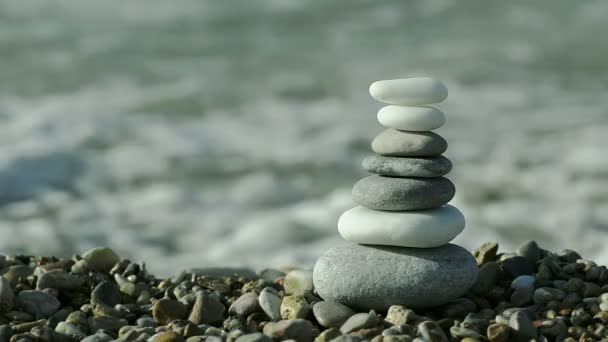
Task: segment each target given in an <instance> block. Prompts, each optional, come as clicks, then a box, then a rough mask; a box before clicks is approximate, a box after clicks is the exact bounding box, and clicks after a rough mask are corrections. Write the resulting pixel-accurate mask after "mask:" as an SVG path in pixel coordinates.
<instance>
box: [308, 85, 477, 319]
mask: <svg viewBox="0 0 608 342" xmlns="http://www.w3.org/2000/svg"><path fill="white" fill-rule="evenodd" d="M369 91H370V94H371V95H372V97H373V98H375V99H376V100H378V101H381V102H384V103H387V104H389V105H388V106H386V107H384V108H382V109H380V111H379V112H378V121H379V122H380V124H382V125H383V126H385V127H387V129H386V130H385V131H383V132H382V133H380V134H379V135H378V136H377V137H376V138H375V139H374V140H373V141H372V150H373V151H374V152H375V153H376V154H374V155H371V156H369V157H367V158H366V159H365V160H364V161H363V168H364V169H365V170H367V171H368V172H370V173H373V174H374V175H372V176H369V177H366V178H363V179H361V180H360V181H359V182H358V183H357V184H355V186H354V188H353V200H354V201H355V202H356V203H357V204H359V205H360V206H358V207H355V208H353V209H350V210H348V211H346V212H345V213H344V214H342V216H341V217H340V220H339V222H338V230H339V232H340V235H341V236H342V238H344V239H345V240H347V241H350V242H353V244H348V245H346V246H338V247H334V248H332V249H329V250H328V251H326V252H325V253H324V254H323V255H322V256H321V257H320V258H319V260H318V261H317V263H316V265H315V268H314V276H313V278H314V285H315V288H316V290H317V292H318V294H319V295H320V296H321V297H323V299H325V300H333V301H337V302H340V303H342V304H346V305H348V306H351V307H355V308H359V309H376V310H386V309H387V308H388V307H389V306H391V305H397V304H398V305H405V306H408V307H412V308H427V307H434V306H438V305H441V304H444V303H447V302H449V301H451V300H453V299H456V298H458V297H460V296H462V295H463V294H465V293H466V292H467V290H468V289H469V288H470V287H471V286H472V285H473V283H474V282H475V280H476V278H477V271H478V267H477V263H476V261H475V259H474V258H473V256H472V255H471V254H470V253H469V252H467V251H466V250H465V249H464V248H462V247H459V246H457V245H453V244H450V243H449V242H450V241H451V240H452V239H454V238H455V237H456V236H457V235H458V234H460V232H462V230H463V229H464V225H465V219H464V216H463V214H462V213H461V212H460V211H459V210H458V209H457V208H455V207H453V206H451V205H448V204H447V203H448V202H449V201H450V200H451V199H452V197H454V193H455V187H454V184H452V182H451V181H450V180H449V179H447V178H445V177H443V176H445V175H446V174H447V173H448V172H450V170H451V168H452V164H451V162H450V161H449V160H448V159H447V158H445V157H443V156H442V153H444V152H445V151H446V150H447V147H448V144H447V142H446V141H445V139H443V138H442V137H441V136H439V135H438V134H436V133H434V132H431V131H432V130H434V129H437V128H439V127H441V126H443V125H444V123H445V121H446V119H445V115H444V113H443V112H442V111H440V110H438V109H436V108H433V107H429V106H426V105H428V104H433V103H439V102H441V101H443V100H444V99H445V98H446V97H447V95H448V92H447V88H446V87H445V86H444V85H443V84H442V83H441V82H439V81H436V80H434V79H431V78H409V79H397V80H385V81H378V82H375V83H373V84H372V85H371V87H370V89H369Z"/></svg>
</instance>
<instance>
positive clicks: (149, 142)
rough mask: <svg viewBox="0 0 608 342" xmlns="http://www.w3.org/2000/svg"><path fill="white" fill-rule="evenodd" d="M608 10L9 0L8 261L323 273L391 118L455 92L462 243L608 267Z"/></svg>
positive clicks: (4, 245) (0, 67) (1, 213)
mask: <svg viewBox="0 0 608 342" xmlns="http://www.w3.org/2000/svg"><path fill="white" fill-rule="evenodd" d="M606 13H608V2H606V1H601V0H598V1H584V2H573V1H570V0H543V1H508V2H506V1H505V2H496V1H469V0H462V1H452V0H425V1H402V0H393V1H382V2H379V1H370V0H367V1H360V0H335V1H313V0H257V1H231V0H228V1H200V0H183V1H177V2H174V1H160V0H139V1H117V0H105V1H96V2H93V1H82V0H62V1H44V0H28V1H22V0H14V1H5V0H0V146H1V151H2V152H1V153H0V252H1V253H4V254H8V253H35V254H46V253H53V254H56V255H70V254H72V253H75V252H79V251H83V250H84V249H86V248H90V247H92V246H96V245H109V246H112V247H113V248H114V249H115V250H117V251H118V252H120V253H122V254H123V255H125V256H127V257H130V258H132V259H134V260H137V261H146V262H147V263H148V265H149V268H150V269H151V270H152V271H154V272H158V273H160V274H165V275H167V274H170V273H172V272H174V271H175V270H176V269H177V268H181V267H187V266H217V265H223V266H228V265H251V266H254V267H256V268H260V267H264V266H271V265H272V266H282V265H290V264H300V265H311V264H312V262H313V261H314V260H315V258H316V257H317V256H318V255H319V254H320V253H321V252H322V251H323V250H325V249H326V248H328V247H329V246H331V245H334V244H336V243H342V242H341V240H340V238H339V236H338V233H337V227H336V223H337V219H338V217H339V215H340V214H341V213H342V211H344V210H346V209H347V208H350V207H351V206H353V205H354V204H353V203H352V202H351V199H350V190H351V187H352V185H353V184H354V183H355V182H356V180H357V179H359V178H361V177H363V176H364V175H365V173H364V171H362V169H361V167H360V162H361V160H362V158H363V157H364V156H365V155H366V154H367V153H369V152H370V148H369V141H370V139H371V138H372V137H373V136H374V135H375V134H377V133H378V132H380V131H381V130H382V128H381V127H380V125H379V124H378V123H377V122H376V118H375V116H376V112H377V110H378V109H379V108H380V107H381V105H380V104H379V103H377V102H375V101H374V100H372V98H371V97H370V96H369V94H368V92H367V88H368V86H369V84H370V83H371V82H373V81H375V80H378V79H386V78H399V77H407V76H416V75H420V74H429V75H432V76H434V77H437V78H439V79H442V80H444V81H445V83H446V84H447V86H448V88H449V89H450V97H449V98H448V100H447V101H446V102H444V103H442V104H441V105H440V106H438V107H439V108H442V109H444V110H445V112H446V113H447V115H448V124H447V125H446V126H444V127H443V128H441V129H439V130H438V133H439V134H441V135H443V136H444V137H446V139H447V140H448V141H449V143H450V147H449V149H448V152H447V154H446V155H447V156H448V157H449V158H450V159H451V160H452V161H453V163H454V170H453V172H452V173H451V174H450V178H451V179H452V180H453V181H454V183H455V184H456V187H457V195H456V198H455V199H454V200H453V202H452V204H454V205H456V206H457V207H459V208H460V209H461V210H462V211H463V212H464V213H465V215H466V217H467V228H466V229H465V232H464V233H463V234H462V235H461V236H459V238H458V239H457V240H456V241H455V242H456V243H459V244H462V245H463V246H465V247H467V248H472V247H474V246H476V245H479V244H480V243H482V242H484V241H488V240H497V241H499V242H500V243H501V247H503V249H509V248H513V247H516V246H517V245H518V244H520V243H521V242H523V241H525V240H527V239H537V240H538V241H539V242H540V243H541V246H542V247H544V248H550V249H562V248H571V249H576V250H579V251H581V252H582V253H583V255H584V256H585V257H587V258H596V259H597V260H599V261H601V262H604V263H605V262H608V249H606V248H605V246H606V244H607V243H608V152H607V151H608V147H607V146H608V143H607V141H608V140H607V139H608V96H607V91H608V40H607V39H606V33H608V21H607V20H606Z"/></svg>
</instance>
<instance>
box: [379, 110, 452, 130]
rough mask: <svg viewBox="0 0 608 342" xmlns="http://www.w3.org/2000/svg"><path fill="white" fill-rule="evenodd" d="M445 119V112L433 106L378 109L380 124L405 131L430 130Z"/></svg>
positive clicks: (438, 125) (439, 125)
mask: <svg viewBox="0 0 608 342" xmlns="http://www.w3.org/2000/svg"><path fill="white" fill-rule="evenodd" d="M445 121H446V119H445V114H443V112H442V111H440V110H439V109H437V108H433V107H402V106H386V107H382V108H381V109H380V110H379V111H378V122H380V124H381V125H382V126H384V127H387V128H394V129H399V130H405V131H416V132H425V131H432V130H434V129H437V128H439V127H441V126H443V125H444V124H445Z"/></svg>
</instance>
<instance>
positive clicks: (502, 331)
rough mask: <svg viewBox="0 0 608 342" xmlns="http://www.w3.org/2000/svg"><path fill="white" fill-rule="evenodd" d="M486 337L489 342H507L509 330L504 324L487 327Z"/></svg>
mask: <svg viewBox="0 0 608 342" xmlns="http://www.w3.org/2000/svg"><path fill="white" fill-rule="evenodd" d="M487 335H488V340H490V342H507V341H509V335H510V328H509V326H508V325H506V324H501V323H495V324H492V325H490V326H489V327H488V330H487Z"/></svg>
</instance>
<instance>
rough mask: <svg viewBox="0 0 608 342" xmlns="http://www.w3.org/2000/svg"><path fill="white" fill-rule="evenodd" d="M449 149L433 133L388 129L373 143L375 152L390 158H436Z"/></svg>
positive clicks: (442, 140) (446, 144) (445, 142)
mask: <svg viewBox="0 0 608 342" xmlns="http://www.w3.org/2000/svg"><path fill="white" fill-rule="evenodd" d="M447 149H448V143H447V141H445V139H443V138H442V137H441V136H440V135H438V134H437V133H433V132H409V131H398V130H395V129H387V130H385V131H383V132H381V133H380V134H378V135H377V136H376V137H375V138H374V140H373V141H372V150H373V151H374V152H376V153H378V154H381V155H384V156H390V157H436V156H439V155H441V154H442V153H443V152H445V151H446V150H447Z"/></svg>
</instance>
